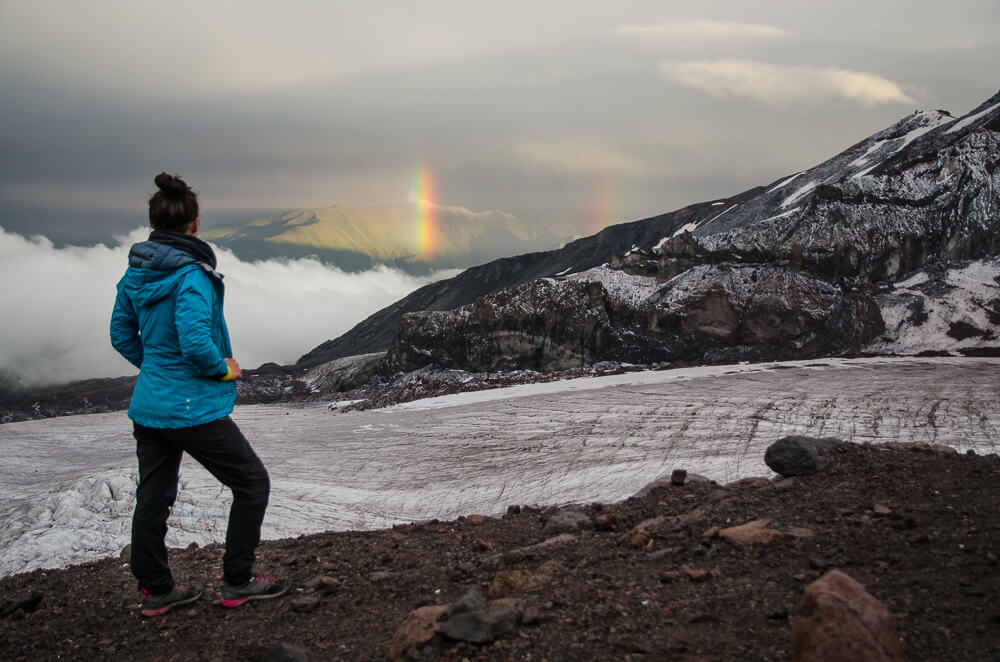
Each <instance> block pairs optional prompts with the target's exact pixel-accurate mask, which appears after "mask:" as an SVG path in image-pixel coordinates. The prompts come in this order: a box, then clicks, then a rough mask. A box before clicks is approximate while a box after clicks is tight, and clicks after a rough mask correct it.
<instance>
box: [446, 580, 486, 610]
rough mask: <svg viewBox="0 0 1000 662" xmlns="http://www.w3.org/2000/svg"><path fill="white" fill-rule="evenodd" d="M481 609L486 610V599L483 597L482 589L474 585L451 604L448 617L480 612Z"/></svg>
mask: <svg viewBox="0 0 1000 662" xmlns="http://www.w3.org/2000/svg"><path fill="white" fill-rule="evenodd" d="M483 609H486V598H485V597H484V596H483V589H482V588H480V587H479V585H476V586H473V587H472V588H470V589H469V590H468V591H466V592H465V595H463V596H462V597H460V598H459V599H458V600H455V602H453V603H452V604H451V607H449V608H448V617H451V616H454V615H455V614H460V613H462V612H463V611H482V610H483Z"/></svg>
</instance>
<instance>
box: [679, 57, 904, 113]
mask: <svg viewBox="0 0 1000 662" xmlns="http://www.w3.org/2000/svg"><path fill="white" fill-rule="evenodd" d="M660 72H661V74H662V75H663V76H664V77H665V78H667V79H669V80H672V81H674V82H676V83H680V84H681V85H685V86H687V87H692V88H694V89H697V90H700V91H702V92H705V93H706V94H710V95H712V96H715V97H719V98H721V99H729V98H738V97H744V98H749V99H754V100H756V101H760V102H763V103H766V104H769V105H772V106H786V105H798V104H815V103H818V102H822V101H825V100H830V99H834V100H837V99H839V100H844V101H851V102H855V103H859V104H861V105H862V106H865V107H872V106H876V105H881V104H889V103H915V102H914V100H913V99H912V98H910V96H909V95H907V94H906V92H904V91H903V89H902V88H901V87H900V86H899V85H898V84H897V83H894V82H893V81H891V80H889V79H887V78H885V77H883V76H880V75H878V74H873V73H868V72H863V71H851V70H848V69H837V68H833V67H814V66H808V65H778V64H770V63H767V62H758V61H755V60H737V59H721V60H688V61H681V60H668V61H665V62H662V63H660Z"/></svg>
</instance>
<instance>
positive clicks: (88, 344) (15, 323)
mask: <svg viewBox="0 0 1000 662" xmlns="http://www.w3.org/2000/svg"><path fill="white" fill-rule="evenodd" d="M147 234H148V230H146V229H137V230H135V231H133V232H131V233H130V234H128V235H127V236H123V237H119V238H118V243H117V245H113V246H106V245H103V244H102V245H97V246H91V247H77V246H67V247H64V248H56V247H55V246H54V245H53V244H52V242H51V241H49V240H48V239H46V238H45V237H31V238H26V237H23V236H21V235H18V234H14V233H10V232H7V231H6V230H4V229H3V228H0V306H2V310H3V313H4V324H3V325H2V326H0V373H8V374H13V375H16V376H17V377H19V378H20V379H21V380H22V382H24V383H29V384H41V383H62V382H67V381H72V380H76V379H86V378H91V377H116V376H121V375H127V374H134V373H135V369H134V368H133V367H132V366H131V365H129V364H128V363H127V362H126V361H125V360H124V359H122V358H121V357H120V356H118V354H117V353H116V352H115V351H114V350H113V349H112V348H111V345H110V341H109V339H108V325H109V320H110V316H111V308H112V305H113V304H114V298H115V284H116V283H117V282H118V280H119V279H120V278H121V276H122V274H123V273H124V271H125V265H126V261H127V256H128V249H129V247H130V246H131V245H132V243H134V242H136V241H143V240H145V239H146V236H147ZM216 252H217V254H218V257H219V271H221V272H222V273H224V274H225V276H226V280H225V282H226V320H227V322H228V324H229V329H230V334H231V336H232V341H233V348H234V353H235V354H236V359H237V360H238V361H239V362H240V364H241V365H243V366H244V367H247V368H255V367H257V366H258V365H260V364H262V363H265V362H268V361H274V362H277V363H282V364H287V363H292V362H294V361H295V360H296V359H297V358H298V357H299V356H301V355H302V354H304V353H306V352H307V351H309V350H310V349H312V348H313V347H315V346H316V345H319V344H320V343H321V342H323V341H325V340H327V339H329V338H335V337H337V336H339V335H340V334H341V333H343V332H344V331H347V330H348V329H349V328H350V327H352V326H353V325H354V324H356V323H357V322H359V321H361V320H362V319H364V318H365V317H367V316H368V315H370V314H371V313H373V312H375V311H377V310H379V309H381V308H383V307H385V306H387V305H389V304H391V303H393V302H394V301H397V300H398V299H400V298H402V297H403V296H405V295H406V294H408V293H410V292H412V291H413V290H414V289H416V288H417V287H420V286H421V285H424V284H425V283H427V282H430V281H431V280H434V277H428V278H415V277H411V276H409V275H407V274H404V273H402V272H400V271H396V270H393V269H389V268H378V269H374V270H371V271H366V272H363V273H353V274H350V273H345V272H343V271H341V270H339V269H337V268H335V267H331V266H328V265H324V264H322V263H320V262H318V261H317V260H311V259H302V260H289V261H278V260H268V261H265V262H254V263H250V262H243V261H241V260H239V259H237V258H236V257H235V256H234V255H233V254H232V253H231V252H229V251H226V250H222V249H216ZM440 276H441V274H438V275H437V277H440Z"/></svg>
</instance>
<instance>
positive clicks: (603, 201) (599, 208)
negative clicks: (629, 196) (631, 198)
mask: <svg viewBox="0 0 1000 662" xmlns="http://www.w3.org/2000/svg"><path fill="white" fill-rule="evenodd" d="M591 190H592V191H593V195H592V197H591V200H590V214H589V216H590V218H589V223H588V225H589V227H588V230H589V234H597V233H598V232H600V231H601V230H603V229H604V228H606V227H608V226H609V225H614V224H615V223H621V221H622V218H621V216H622V207H623V205H622V191H621V187H620V185H619V184H618V182H617V181H616V180H615V179H614V178H612V177H602V178H601V179H600V180H599V181H597V182H595V185H594V186H593V188H592V189H591Z"/></svg>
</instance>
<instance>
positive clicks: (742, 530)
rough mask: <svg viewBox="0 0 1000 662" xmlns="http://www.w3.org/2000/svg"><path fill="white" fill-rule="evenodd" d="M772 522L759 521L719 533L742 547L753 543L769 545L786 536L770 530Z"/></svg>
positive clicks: (767, 520) (721, 536)
mask: <svg viewBox="0 0 1000 662" xmlns="http://www.w3.org/2000/svg"><path fill="white" fill-rule="evenodd" d="M770 524H771V520H769V519H757V520H754V521H752V522H747V523H746V524H741V525H739V526H732V527H729V528H728V529H722V530H721V531H719V537H720V538H725V539H726V540H729V541H730V542H734V543H737V544H740V545H751V544H753V543H758V542H759V543H769V542H771V541H772V540H774V539H776V538H780V537H782V536H784V535H785V534H784V533H782V532H781V531H778V530H777V529H772V528H769V525H770Z"/></svg>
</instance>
